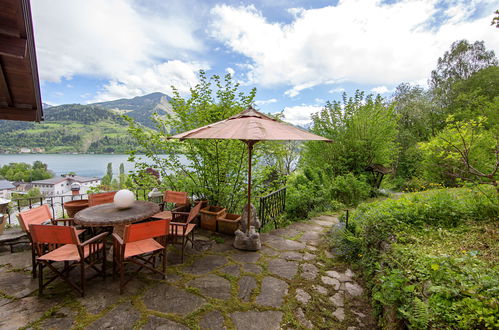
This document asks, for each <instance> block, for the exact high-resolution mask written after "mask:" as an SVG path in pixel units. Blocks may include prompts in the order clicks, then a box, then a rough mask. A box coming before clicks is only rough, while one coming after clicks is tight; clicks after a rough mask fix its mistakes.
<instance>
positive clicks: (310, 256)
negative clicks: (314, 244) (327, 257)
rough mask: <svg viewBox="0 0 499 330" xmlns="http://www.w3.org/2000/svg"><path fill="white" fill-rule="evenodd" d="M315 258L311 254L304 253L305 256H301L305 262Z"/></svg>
mask: <svg viewBox="0 0 499 330" xmlns="http://www.w3.org/2000/svg"><path fill="white" fill-rule="evenodd" d="M315 258H316V255H315V254H312V253H308V252H305V254H304V255H303V260H305V261H310V260H314V259H315Z"/></svg>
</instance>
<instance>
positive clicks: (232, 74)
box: [225, 67, 236, 77]
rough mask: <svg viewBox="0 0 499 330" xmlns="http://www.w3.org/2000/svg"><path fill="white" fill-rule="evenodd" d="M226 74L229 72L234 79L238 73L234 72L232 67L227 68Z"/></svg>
mask: <svg viewBox="0 0 499 330" xmlns="http://www.w3.org/2000/svg"><path fill="white" fill-rule="evenodd" d="M225 72H227V73H228V74H230V75H231V76H232V77H234V74H235V73H236V71H234V69H233V68H231V67H228V68H226V69H225Z"/></svg>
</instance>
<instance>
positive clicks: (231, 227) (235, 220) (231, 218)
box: [217, 213, 241, 235]
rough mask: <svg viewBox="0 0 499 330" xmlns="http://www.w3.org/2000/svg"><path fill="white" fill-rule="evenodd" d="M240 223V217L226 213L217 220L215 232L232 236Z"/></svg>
mask: <svg viewBox="0 0 499 330" xmlns="http://www.w3.org/2000/svg"><path fill="white" fill-rule="evenodd" d="M240 222H241V215H239V214H232V213H227V214H225V215H224V216H223V217H220V218H218V219H217V230H218V232H219V233H223V234H227V235H234V232H235V231H236V230H237V229H238V228H239V223H240Z"/></svg>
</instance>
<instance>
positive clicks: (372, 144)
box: [301, 91, 397, 177]
mask: <svg viewBox="0 0 499 330" xmlns="http://www.w3.org/2000/svg"><path fill="white" fill-rule="evenodd" d="M312 119H313V121H314V124H313V128H312V132H314V133H316V134H318V135H321V136H324V137H327V138H329V139H331V140H333V143H329V144H324V143H323V142H314V141H312V142H307V143H306V144H305V148H304V152H303V155H302V159H301V161H302V163H303V165H304V166H307V167H317V168H322V169H324V170H325V171H326V173H327V174H328V175H329V176H330V177H334V176H336V175H342V174H347V173H350V172H351V173H353V174H355V175H358V174H362V173H364V169H365V167H366V166H368V165H370V164H382V165H385V166H389V165H390V164H391V163H392V161H393V160H394V158H395V156H396V153H397V143H396V141H395V140H396V137H397V119H396V115H395V112H394V108H393V106H391V105H387V104H386V103H385V101H384V100H383V98H381V96H379V95H378V96H376V97H375V96H373V95H367V96H365V95H364V93H363V92H360V91H357V92H356V93H355V95H354V96H353V97H350V98H347V95H346V94H343V102H342V103H340V102H332V103H331V102H328V103H327V104H326V106H325V108H324V109H322V110H321V111H320V112H319V113H317V114H315V115H313V116H312Z"/></svg>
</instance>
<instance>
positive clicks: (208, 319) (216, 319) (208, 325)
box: [199, 311, 227, 330]
mask: <svg viewBox="0 0 499 330" xmlns="http://www.w3.org/2000/svg"><path fill="white" fill-rule="evenodd" d="M199 326H200V327H201V329H213V330H219V329H227V327H226V326H224V317H223V315H222V313H220V312H219V311H213V312H208V313H206V314H205V315H204V316H203V317H202V318H201V321H200V322H199Z"/></svg>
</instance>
